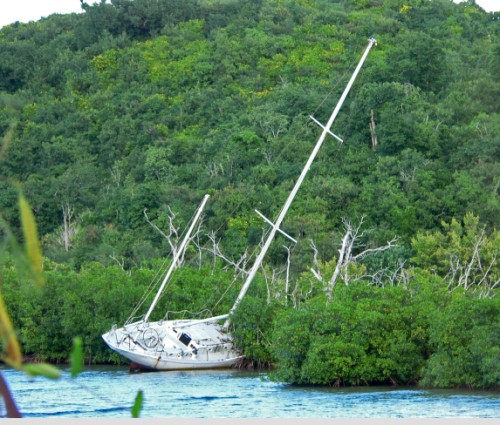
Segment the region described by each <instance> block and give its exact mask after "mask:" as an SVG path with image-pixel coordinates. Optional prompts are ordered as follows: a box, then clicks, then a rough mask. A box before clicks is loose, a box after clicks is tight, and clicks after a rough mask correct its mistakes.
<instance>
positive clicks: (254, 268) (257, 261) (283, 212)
mask: <svg viewBox="0 0 500 425" xmlns="http://www.w3.org/2000/svg"><path fill="white" fill-rule="evenodd" d="M376 42H377V41H376V40H375V39H374V38H370V40H369V42H368V47H367V48H366V50H365V52H364V53H363V56H362V57H361V60H360V61H359V63H358V66H357V67H356V69H355V71H354V73H353V75H352V77H351V79H350V80H349V83H348V84H347V86H346V88H345V89H344V92H343V93H342V96H341V97H340V100H339V101H338V103H337V106H336V107H335V109H334V110H333V112H332V115H331V116H330V118H329V119H328V122H327V123H326V126H323V125H321V124H320V123H319V122H318V121H316V120H315V119H314V118H313V117H311V118H312V119H313V121H314V122H315V123H316V124H318V125H319V126H320V127H321V128H323V132H322V133H321V136H320V137H319V139H318V141H317V142H316V146H315V147H314V149H313V151H312V153H311V155H310V156H309V159H308V160H307V163H306V165H305V167H304V168H303V169H302V173H301V174H300V176H299V178H298V180H297V182H296V183H295V186H294V187H293V189H292V191H291V192H290V195H288V199H287V200H286V202H285V204H284V206H283V208H282V210H281V212H280V214H279V216H278V218H277V219H276V222H275V223H274V224H273V223H271V226H272V227H271V231H270V233H269V236H268V237H267V239H266V242H265V243H264V246H263V247H262V250H261V251H260V253H259V255H258V256H257V258H256V259H255V262H254V264H253V266H252V268H251V270H250V272H249V274H248V276H247V279H246V281H245V283H244V284H243V287H242V288H241V290H240V293H239V295H238V298H237V299H236V301H235V303H234V305H233V307H232V308H231V310H230V312H229V314H230V315H231V313H233V312H234V310H235V309H236V307H237V306H238V305H239V303H240V302H241V300H242V299H243V297H244V296H245V294H246V292H247V290H248V287H249V286H250V284H251V283H252V280H253V279H254V277H255V275H256V273H257V270H258V269H259V267H260V266H261V264H262V261H263V259H264V257H265V255H266V253H267V250H268V249H269V246H270V245H271V242H272V241H273V239H274V236H275V235H276V232H278V231H279V232H282V231H281V230H280V226H281V223H282V221H283V219H284V218H285V215H286V213H287V211H288V208H289V207H290V205H291V203H292V201H293V199H294V198H295V195H296V194H297V192H298V190H299V188H300V186H301V184H302V181H303V180H304V178H305V176H306V174H307V172H308V171H309V169H310V168H311V164H312V162H313V161H314V159H315V157H316V155H317V154H318V151H319V149H320V148H321V145H322V144H323V141H324V140H325V138H326V136H327V134H330V135H332V136H333V137H335V138H336V139H338V140H340V141H342V140H341V139H340V138H339V137H338V136H336V135H335V134H333V133H332V132H331V131H330V127H331V126H332V124H333V121H334V120H335V118H336V117H337V114H338V112H339V110H340V108H341V107H342V104H343V103H344V100H345V98H346V97H347V94H348V93H349V90H350V89H351V86H352V85H353V83H354V80H355V79H356V77H357V75H358V73H359V71H360V69H361V67H362V66H363V63H364V61H365V59H366V57H367V56H368V53H369V52H370V49H371V48H372V46H373V45H374V44H375V43H376ZM266 221H268V220H266ZM268 222H269V221H268ZM229 320H230V319H229V318H228V319H227V320H226V323H225V324H224V326H228V325H229Z"/></svg>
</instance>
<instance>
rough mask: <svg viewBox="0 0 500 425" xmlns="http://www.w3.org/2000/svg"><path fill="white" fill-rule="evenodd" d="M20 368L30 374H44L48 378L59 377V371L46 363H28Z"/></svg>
mask: <svg viewBox="0 0 500 425" xmlns="http://www.w3.org/2000/svg"><path fill="white" fill-rule="evenodd" d="M22 370H24V371H25V372H26V373H27V374H28V375H30V376H45V377H46V378H50V379H59V378H60V377H61V371H60V370H59V369H58V368H57V367H55V366H52V365H51V364H48V363H28V364H25V365H23V367H22Z"/></svg>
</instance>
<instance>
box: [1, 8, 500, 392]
mask: <svg viewBox="0 0 500 425" xmlns="http://www.w3.org/2000/svg"><path fill="white" fill-rule="evenodd" d="M499 22H500V14H498V13H489V14H488V13H486V12H484V11H483V10H482V9H481V8H479V7H478V6H476V5H475V3H474V1H473V0H472V1H468V2H463V3H460V4H455V3H453V2H452V1H451V0H432V1H430V0H406V1H403V0H353V1H347V0H339V1H333V0H295V1H291V0H111V2H110V3H106V2H105V1H104V0H103V1H101V2H100V3H94V4H90V3H89V4H87V3H82V13H81V14H72V15H53V16H50V17H48V18H46V19H42V20H41V21H39V22H36V23H29V24H20V23H15V24H12V25H9V26H6V27H4V28H2V29H1V30H0V138H1V139H0V140H3V142H2V144H1V148H0V226H1V227H0V229H3V230H1V231H0V236H2V240H1V241H2V242H1V245H0V254H1V258H2V259H3V260H2V266H1V267H2V268H1V272H0V273H1V274H0V282H2V292H3V295H4V298H5V301H6V304H7V306H8V309H9V312H10V314H11V316H12V318H13V320H14V322H15V325H16V326H17V327H18V329H20V331H19V335H20V338H21V341H22V343H23V348H24V351H25V353H26V354H27V355H32V356H35V357H36V358H41V359H47V360H51V361H64V359H66V358H67V352H68V350H69V348H70V343H71V338H72V336H74V335H75V334H77V335H81V336H82V337H83V338H84V343H85V347H86V355H87V357H88V358H89V361H91V362H108V361H114V362H117V361H119V359H118V358H117V357H115V355H114V354H112V353H110V352H109V350H108V349H107V348H106V347H105V346H104V344H103V343H102V341H101V340H100V335H101V333H102V332H104V331H105V330H107V329H108V328H109V327H110V326H111V325H112V324H113V323H121V322H123V321H124V320H125V319H126V318H127V317H128V315H129V314H130V313H131V310H132V308H133V306H134V305H135V304H136V302H137V301H138V300H139V298H140V297H141V295H142V293H143V292H144V290H145V289H146V287H147V285H148V284H149V282H150V281H151V279H152V278H153V276H154V274H155V273H156V271H157V268H158V267H159V265H160V264H161V262H162V261H163V259H165V258H168V257H169V256H170V255H171V247H170V244H169V240H168V239H167V238H166V237H164V235H162V234H161V233H160V232H159V231H158V229H160V230H162V231H163V232H164V233H167V234H168V231H169V228H170V229H171V230H172V229H175V230H177V231H178V232H179V233H180V232H182V230H183V229H184V228H185V226H186V225H187V223H188V221H189V219H190V218H191V216H192V214H193V212H194V210H195V209H196V207H197V205H198V203H199V201H200V200H201V198H202V196H203V195H204V194H205V193H209V194H210V195H211V198H210V201H209V203H208V205H207V208H206V212H205V219H204V222H203V230H202V232H201V234H200V238H199V245H198V247H195V246H193V247H192V248H190V251H189V252H188V254H187V258H186V267H185V268H184V269H183V270H181V271H179V273H178V275H177V276H178V278H177V280H176V281H175V282H174V283H173V285H172V287H171V288H170V289H169V291H170V292H169V294H168V295H166V296H165V297H164V299H163V300H162V305H161V306H159V308H158V310H159V311H158V313H157V314H158V317H161V316H162V314H163V312H164V311H166V310H168V309H170V310H181V309H185V308H186V309H189V310H192V311H198V310H201V309H203V308H209V309H211V310H212V311H213V312H215V313H217V312H225V311H227V309H228V308H229V307H230V306H231V305H232V302H233V301H234V297H235V295H236V294H237V292H238V290H239V286H240V281H236V282H234V283H232V282H233V276H234V268H232V267H231V266H228V263H227V262H226V261H223V260H222V259H221V258H216V257H215V256H214V254H213V252H211V251H212V250H211V249H210V248H211V247H212V248H213V245H214V243H213V241H216V242H218V247H219V249H220V251H221V252H222V253H223V254H224V256H225V257H226V258H227V259H230V260H231V261H232V262H234V263H235V262H237V261H238V260H239V259H240V258H241V256H242V255H243V254H244V253H245V251H247V252H248V253H253V252H255V250H256V249H257V248H258V244H259V242H260V241H261V238H262V234H263V232H264V230H266V223H265V222H264V221H263V220H262V219H261V218H260V217H259V216H258V215H256V214H255V212H254V210H255V209H258V210H259V211H260V212H262V213H263V214H264V215H265V216H267V217H269V218H270V219H272V218H275V217H276V216H277V215H278V213H279V210H280V209H281V206H282V204H283V202H284V201H285V199H286V197H287V196H288V193H289V191H290V190H291V188H292V186H293V184H294V182H295V179H296V178H297V177H298V175H299V173H300V170H301V169H302V167H303V165H304V164H305V161H306V160H307V157H308V155H309V152H310V150H311V149H312V147H313V145H314V142H315V140H316V138H317V137H318V135H319V133H318V127H317V126H316V124H314V122H313V121H311V120H310V119H309V115H314V116H315V117H316V118H317V119H318V120H320V121H325V120H326V119H327V117H328V116H329V114H330V113H331V111H332V109H333V107H334V106H335V104H336V102H337V100H338V98H339V97H340V94H341V93H342V91H343V89H344V87H345V85H346V83H347V81H348V79H349V77H350V75H351V73H352V71H353V69H354V66H355V65H356V64H357V61H358V60H359V58H360V56H361V54H362V52H363V50H364V48H365V47H366V44H367V41H368V38H370V37H375V38H376V39H377V41H378V45H377V46H376V47H374V48H373V49H372V51H371V52H370V55H369V56H368V59H367V61H366V63H365V65H364V67H363V69H362V70H361V73H360V75H359V77H358V79H357V80H356V82H355V84H354V86H353V88H352V90H351V93H350V95H349V97H348V98H347V101H346V102H345V104H344V106H343V108H342V110H341V111H340V114H339V116H338V119H337V120H336V122H335V123H334V128H333V131H334V132H335V133H336V134H338V135H340V136H341V137H342V138H343V140H344V143H343V144H340V143H339V142H337V141H336V140H335V139H333V138H331V139H330V140H327V143H325V145H324V146H323V148H322V151H321V152H320V154H319V155H318V158H317V159H316V161H315V163H314V165H313V167H312V168H311V170H310V173H309V174H308V176H307V178H306V180H305V182H304V184H303V186H302V187H301V189H300V191H299V194H298V196H297V198H296V200H295V201H294V203H293V205H292V208H291V210H290V212H289V214H288V216H287V218H286V219H285V222H284V225H283V230H284V231H285V232H287V233H288V234H289V235H291V236H292V237H294V238H295V239H297V240H298V243H297V244H296V245H293V246H289V241H288V240H286V239H285V238H282V237H279V238H278V239H277V241H276V242H275V244H274V245H273V247H272V249H271V250H270V253H269V255H268V256H267V258H266V265H265V270H266V272H265V273H262V274H261V275H260V276H259V277H258V279H257V280H256V282H255V285H254V287H253V288H252V291H251V293H249V296H248V298H247V299H246V300H245V302H244V303H243V305H242V306H241V308H240V309H239V311H238V312H237V317H238V318H239V319H238V320H236V321H235V322H236V323H237V324H236V328H235V330H234V333H235V336H236V337H237V338H238V340H239V343H240V345H241V346H243V347H244V348H245V350H246V353H247V357H248V358H249V359H250V360H253V361H254V364H261V365H273V366H277V375H276V379H281V380H284V381H287V382H293V383H305V384H330V385H331V384H334V383H336V384H339V385H341V384H347V385H350V384H356V385H359V384H365V383H423V384H425V385H430V386H469V387H472V388H476V387H481V388H483V387H495V386H498V383H499V382H500V370H499V366H498V364H500V362H498V360H500V358H499V357H500V349H499V348H498V347H499V335H500V332H498V330H499V327H500V322H499V317H500V314H499V313H500V304H499V302H498V297H497V296H496V295H497V292H498V289H497V285H498V282H499V280H498V279H499V274H500V270H499V267H498V265H497V262H496V258H497V257H498V249H499V247H500V236H499V233H498V231H497V230H496V229H498V227H499V222H500V215H499V213H498V211H499V198H498V187H499V183H500V180H499V176H500V166H499V161H498V158H500V140H499V133H500V115H499V105H500V103H499V99H500V96H499V95H500V24H499ZM19 190H22V192H23V193H24V195H25V196H26V199H27V200H28V202H29V204H30V205H31V208H32V210H33V213H34V216H35V219H36V222H37V226H38V235H39V239H40V244H41V248H42V252H43V267H44V270H45V274H46V285H45V286H44V287H43V288H42V289H40V290H36V291H34V290H33V288H32V287H31V286H30V284H29V283H28V282H27V281H28V280H29V279H28V277H26V276H25V275H24V274H23V273H21V272H20V271H19V270H18V269H19V267H17V268H16V266H15V265H16V264H18V263H15V257H16V255H15V250H13V249H12V246H13V243H12V240H17V241H19V242H22V241H23V231H22V227H21V224H20V214H19V209H18V193H19ZM172 219H173V221H171V220H172ZM148 221H149V222H148ZM170 224H172V226H173V227H169V225H170ZM153 225H156V226H157V227H158V229H155V228H154V226H153ZM349 226H350V227H349ZM349 229H351V230H352V231H353V232H354V234H355V238H354V239H353V245H352V248H353V251H352V253H351V254H352V255H351V257H350V258H348V260H349V261H348V262H346V263H345V264H340V259H339V255H340V254H339V251H340V250H341V246H342V242H343V240H345V236H346V234H347V232H348V230H349ZM210 234H211V235H212V241H211V240H210V238H209V237H208V235H210ZM174 239H175V235H173V236H172V237H171V238H170V242H171V241H173V240H174ZM388 241H394V244H396V245H397V246H395V247H391V248H390V249H384V250H380V251H379V252H373V251H371V250H376V249H377V248H382V247H384V246H386V244H387V242H388ZM284 244H286V245H287V248H288V249H289V250H290V258H289V259H290V266H289V269H287V259H288V252H287V249H285V248H284V247H283V245H284ZM367 250H368V251H367ZM13 251H14V254H13ZM358 254H359V257H358V258H356V256H357V255H358ZM365 254H366V255H365ZM369 254H372V255H369ZM311 268H313V269H314V270H315V271H316V275H314V274H313V273H311ZM337 269H338V271H339V272H340V274H339V278H338V280H335V281H332V280H331V276H333V274H334V273H335V271H337ZM287 271H288V272H289V274H287V273H286V272H287ZM278 272H280V273H278ZM320 276H321V279H320ZM223 295H225V296H224V297H223ZM222 297H223V299H222V301H220V302H219V300H220V298H222ZM356 300H358V301H359V302H358V301H356ZM366 312H370V314H366ZM460 312H461V313H460ZM468 315H470V316H469V320H465V319H467V316H468ZM339 321H340V322H339ZM238 324H239V325H238ZM452 325H456V327H455V326H452ZM345 326H347V327H348V329H351V330H352V332H351V331H349V332H346V331H345ZM446 332H448V333H446ZM450 333H451V334H454V335H455V334H456V335H455V336H456V341H454V340H452V339H453V338H452V337H451V336H450ZM296 335H304V338H298V337H295V336H296ZM320 336H321V338H320ZM445 336H447V337H445ZM295 340H297V341H296V344H295V345H294V344H292V341H295ZM445 366H446V367H445Z"/></svg>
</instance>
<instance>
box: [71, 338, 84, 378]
mask: <svg viewBox="0 0 500 425" xmlns="http://www.w3.org/2000/svg"><path fill="white" fill-rule="evenodd" d="M69 361H70V364H71V370H70V373H71V377H72V378H74V377H75V376H76V375H78V374H79V373H80V372H81V371H82V370H83V343H82V339H81V338H80V337H75V338H73V351H72V352H71V355H70V358H69Z"/></svg>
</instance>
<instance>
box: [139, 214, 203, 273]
mask: <svg viewBox="0 0 500 425" xmlns="http://www.w3.org/2000/svg"><path fill="white" fill-rule="evenodd" d="M168 212H169V214H168V233H165V232H164V231H163V230H161V229H160V228H159V227H158V226H157V225H156V224H154V223H153V222H152V221H151V220H150V219H149V217H148V214H147V208H144V217H145V218H146V221H147V222H148V224H149V225H150V226H151V227H152V228H153V229H155V230H156V231H157V232H159V233H160V234H161V235H162V236H163V237H164V238H165V240H166V241H167V243H168V245H169V246H170V251H171V253H172V257H175V256H176V255H177V251H178V250H179V244H180V235H179V229H178V228H177V227H175V226H174V220H175V218H176V216H177V214H175V213H174V212H173V211H172V210H171V208H170V207H168ZM202 224H203V220H202V219H200V221H199V224H198V226H197V228H196V229H195V231H193V233H192V235H191V236H190V238H189V241H188V242H193V241H195V240H197V239H198V238H199V235H200V233H201V228H202ZM195 246H197V247H198V249H200V244H199V243H198V244H195ZM185 254H186V251H185V250H184V252H182V253H181V255H180V256H179V259H178V262H177V266H178V267H180V266H181V265H182V264H183V263H184V259H185ZM200 255H201V254H200Z"/></svg>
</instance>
